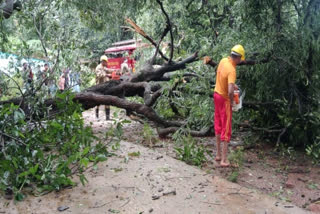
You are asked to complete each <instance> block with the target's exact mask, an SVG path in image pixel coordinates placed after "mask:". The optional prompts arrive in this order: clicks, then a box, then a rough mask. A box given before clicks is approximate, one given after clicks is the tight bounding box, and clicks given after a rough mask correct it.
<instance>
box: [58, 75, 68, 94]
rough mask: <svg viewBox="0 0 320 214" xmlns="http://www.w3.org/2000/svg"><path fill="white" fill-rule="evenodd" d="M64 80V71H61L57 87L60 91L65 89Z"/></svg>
mask: <svg viewBox="0 0 320 214" xmlns="http://www.w3.org/2000/svg"><path fill="white" fill-rule="evenodd" d="M65 82H66V76H65V72H62V74H61V76H60V77H59V81H58V88H59V91H60V92H61V93H62V92H63V91H64V89H65Z"/></svg>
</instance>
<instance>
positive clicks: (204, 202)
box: [201, 201, 224, 205]
mask: <svg viewBox="0 0 320 214" xmlns="http://www.w3.org/2000/svg"><path fill="white" fill-rule="evenodd" d="M201 203H205V204H212V205H224V204H220V203H213V202H207V201H201Z"/></svg>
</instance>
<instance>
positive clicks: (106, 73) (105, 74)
mask: <svg viewBox="0 0 320 214" xmlns="http://www.w3.org/2000/svg"><path fill="white" fill-rule="evenodd" d="M107 66H108V57H107V56H105V55H103V56H101V57H100V64H99V65H98V66H97V67H96V70H95V73H96V84H102V83H105V82H107V81H110V80H111V78H112V70H110V69H108V67H107ZM105 113H106V120H110V106H107V105H105ZM96 117H97V118H99V106H97V108H96Z"/></svg>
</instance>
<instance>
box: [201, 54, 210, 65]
mask: <svg viewBox="0 0 320 214" xmlns="http://www.w3.org/2000/svg"><path fill="white" fill-rule="evenodd" d="M210 61H211V58H210V57H209V56H205V57H203V64H208V63H209V62H210Z"/></svg>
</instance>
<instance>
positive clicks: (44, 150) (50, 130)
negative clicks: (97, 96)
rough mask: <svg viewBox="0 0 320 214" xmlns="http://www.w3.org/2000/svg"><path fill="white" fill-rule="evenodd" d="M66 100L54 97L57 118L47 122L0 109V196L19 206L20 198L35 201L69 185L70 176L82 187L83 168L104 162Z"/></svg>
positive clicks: (77, 108)
mask: <svg viewBox="0 0 320 214" xmlns="http://www.w3.org/2000/svg"><path fill="white" fill-rule="evenodd" d="M72 98H73V96H72V95H71V94H68V93H66V94H58V99H59V101H58V108H59V112H58V113H57V115H55V118H54V119H51V120H40V119H39V120H36V119H34V118H36V117H34V115H28V117H27V116H26V114H25V113H24V112H23V111H22V110H21V109H20V108H19V106H15V105H4V106H0V121H1V122H0V137H1V138H0V140H1V146H0V148H1V150H2V152H1V153H0V190H2V191H6V192H13V193H14V194H15V198H16V200H22V199H23V198H24V193H25V192H30V193H33V194H36V195H39V194H43V193H45V192H48V191H52V190H60V189H61V188H63V187H66V186H70V185H74V184H75V183H74V182H73V181H72V180H71V178H70V176H72V175H74V174H77V175H78V176H79V177H80V181H81V182H82V184H85V182H86V181H87V180H86V178H85V176H84V174H83V172H84V171H85V169H86V168H88V167H89V164H90V163H92V164H93V165H94V164H96V163H98V162H99V161H103V160H106V158H107V156H108V154H109V153H108V152H107V150H106V147H105V146H104V145H102V144H101V143H97V144H95V145H94V144H93V142H94V140H96V137H95V136H94V135H93V132H92V129H91V128H90V127H85V126H84V122H83V118H82V116H81V107H80V106H79V105H78V104H76V103H74V102H73V101H72ZM30 99H37V98H30ZM37 108H38V107H37ZM31 112H37V111H31ZM44 114H45V113H44ZM32 118H33V119H32ZM45 118H47V119H48V117H45ZM26 187H28V188H26Z"/></svg>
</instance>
